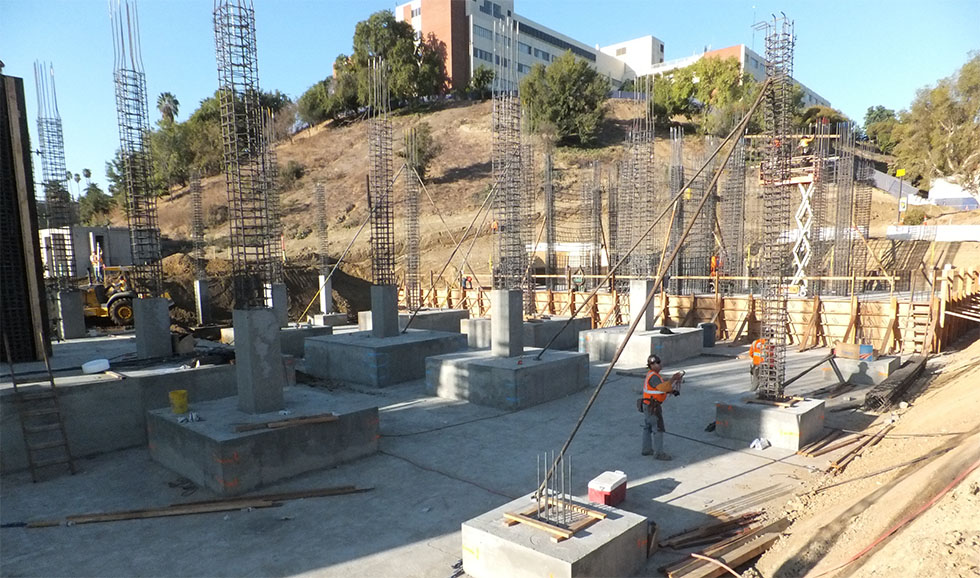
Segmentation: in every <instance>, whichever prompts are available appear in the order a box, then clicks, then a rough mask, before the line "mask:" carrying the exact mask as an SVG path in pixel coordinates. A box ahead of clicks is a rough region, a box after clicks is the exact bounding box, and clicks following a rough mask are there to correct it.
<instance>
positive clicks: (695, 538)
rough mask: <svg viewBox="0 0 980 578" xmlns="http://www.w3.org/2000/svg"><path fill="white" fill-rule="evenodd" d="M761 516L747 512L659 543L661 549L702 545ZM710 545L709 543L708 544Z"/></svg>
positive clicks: (675, 535) (670, 537)
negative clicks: (706, 540) (707, 540)
mask: <svg viewBox="0 0 980 578" xmlns="http://www.w3.org/2000/svg"><path fill="white" fill-rule="evenodd" d="M761 515H762V512H748V513H746V514H742V515H741V516H737V517H735V518H730V519H727V520H720V521H718V522H715V523H711V524H705V525H703V526H699V527H697V528H693V529H691V530H685V531H683V532H680V533H678V534H674V535H673V536H669V537H668V538H665V539H664V540H663V541H661V542H660V547H661V548H675V549H676V548H686V547H688V546H694V545H698V544H700V543H703V541H704V540H705V539H710V541H714V539H716V538H718V537H719V536H722V535H723V534H727V533H729V532H732V531H734V530H737V529H740V528H742V527H744V526H747V525H749V524H751V523H752V522H754V521H755V520H756V519H758V517H759V516H761ZM709 543H710V542H709Z"/></svg>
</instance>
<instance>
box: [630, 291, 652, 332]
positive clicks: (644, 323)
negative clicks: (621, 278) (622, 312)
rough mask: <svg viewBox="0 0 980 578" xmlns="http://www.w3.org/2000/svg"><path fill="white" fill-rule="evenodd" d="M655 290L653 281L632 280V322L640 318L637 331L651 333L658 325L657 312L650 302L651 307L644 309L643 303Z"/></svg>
mask: <svg viewBox="0 0 980 578" xmlns="http://www.w3.org/2000/svg"><path fill="white" fill-rule="evenodd" d="M652 289H653V279H631V280H630V322H631V323H632V322H633V320H634V319H636V318H637V317H640V324H639V325H637V326H636V330H637V331H651V330H652V329H653V328H654V327H656V324H654V321H656V316H657V310H656V308H655V307H654V306H653V305H654V302H653V301H651V302H650V306H649V307H647V308H646V309H644V308H643V303H644V302H645V301H646V299H647V295H648V294H649V293H650V291H651V290H652Z"/></svg>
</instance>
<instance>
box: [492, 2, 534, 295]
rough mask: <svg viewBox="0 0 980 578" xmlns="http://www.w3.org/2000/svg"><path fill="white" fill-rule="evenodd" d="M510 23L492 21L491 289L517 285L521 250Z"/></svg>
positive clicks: (517, 112)
mask: <svg viewBox="0 0 980 578" xmlns="http://www.w3.org/2000/svg"><path fill="white" fill-rule="evenodd" d="M517 34H518V30H517V25H516V22H514V21H512V20H511V19H510V18H507V19H505V20H502V21H500V22H497V23H495V26H494V37H495V41H494V53H495V61H496V66H495V75H494V90H493V118H492V123H493V176H494V182H496V184H497V193H496V196H495V197H494V203H493V211H494V222H495V227H494V229H495V235H496V251H495V252H496V256H495V257H496V258H495V259H494V270H493V287H494V289H513V290H519V289H523V288H524V286H525V285H526V283H525V275H524V272H525V271H526V270H527V251H526V249H525V246H524V243H523V235H522V229H523V228H524V223H523V209H522V206H521V204H522V200H523V195H522V192H521V191H522V188H523V187H522V182H523V178H522V176H521V168H522V163H521V105H520V98H519V95H518V84H517V67H516V62H517V58H516V57H517V40H516V36H517Z"/></svg>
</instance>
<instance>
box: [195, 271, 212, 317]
mask: <svg viewBox="0 0 980 578" xmlns="http://www.w3.org/2000/svg"><path fill="white" fill-rule="evenodd" d="M194 303H195V306H196V308H197V323H198V325H209V324H210V323H211V294H210V292H208V280H207V279H195V280H194Z"/></svg>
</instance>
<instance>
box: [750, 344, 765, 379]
mask: <svg viewBox="0 0 980 578" xmlns="http://www.w3.org/2000/svg"><path fill="white" fill-rule="evenodd" d="M765 347H766V339H765V338H764V337H760V338H758V339H756V340H755V341H753V342H752V346H751V347H749V357H751V358H752V365H751V366H750V367H749V373H750V374H751V375H752V391H756V390H757V389H759V372H760V371H761V370H762V362H763V360H764V356H763V351H764V350H765Z"/></svg>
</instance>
